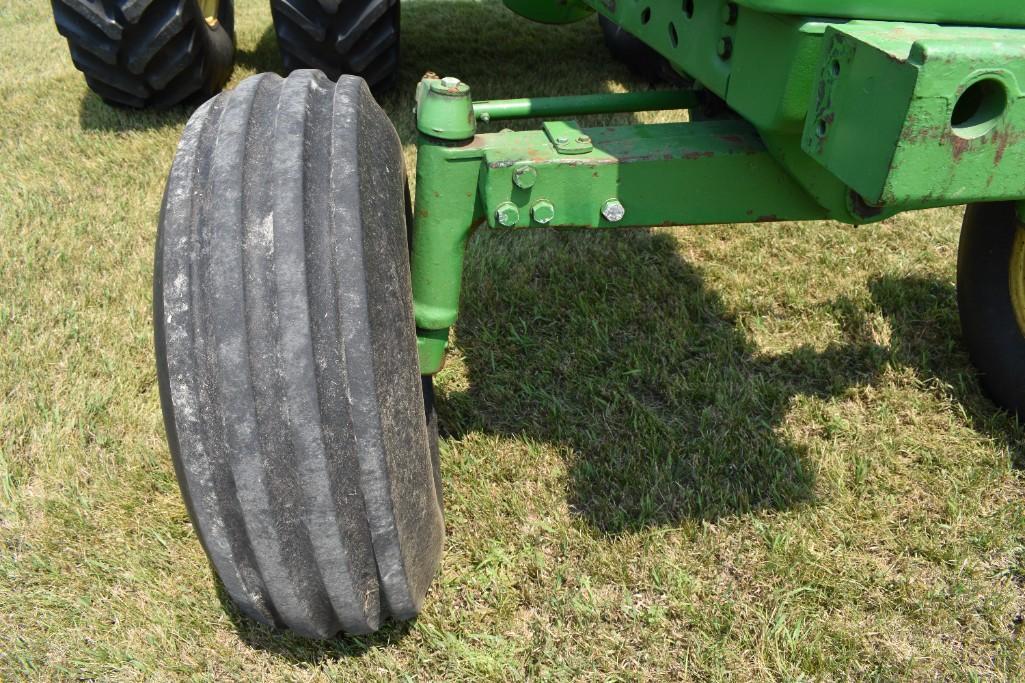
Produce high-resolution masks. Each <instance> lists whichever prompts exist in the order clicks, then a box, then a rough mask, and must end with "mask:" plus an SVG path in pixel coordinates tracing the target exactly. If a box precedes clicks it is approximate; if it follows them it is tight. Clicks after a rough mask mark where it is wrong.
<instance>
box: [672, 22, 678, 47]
mask: <svg viewBox="0 0 1025 683" xmlns="http://www.w3.org/2000/svg"><path fill="white" fill-rule="evenodd" d="M669 42H670V43H672V44H673V47H676V46H677V45H679V44H680V36H678V35H677V34H676V27H675V26H674V25H673V22H671V21H670V22H669Z"/></svg>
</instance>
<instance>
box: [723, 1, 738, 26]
mask: <svg viewBox="0 0 1025 683" xmlns="http://www.w3.org/2000/svg"><path fill="white" fill-rule="evenodd" d="M722 20H723V23H724V24H726V25H727V26H733V25H734V24H735V23H737V3H735V2H728V3H726V4H725V5H723V7H722Z"/></svg>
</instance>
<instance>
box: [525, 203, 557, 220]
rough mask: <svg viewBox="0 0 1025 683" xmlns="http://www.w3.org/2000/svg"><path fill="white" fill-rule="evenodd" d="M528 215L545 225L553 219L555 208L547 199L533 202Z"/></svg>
mask: <svg viewBox="0 0 1025 683" xmlns="http://www.w3.org/2000/svg"><path fill="white" fill-rule="evenodd" d="M530 215H531V217H532V218H533V219H534V220H535V221H536V222H538V223H540V224H541V225H546V224H547V223H551V222H552V219H553V218H555V206H554V205H553V204H552V203H551V202H550V201H548V200H547V199H541V200H539V201H536V202H534V206H532V207H531V209H530Z"/></svg>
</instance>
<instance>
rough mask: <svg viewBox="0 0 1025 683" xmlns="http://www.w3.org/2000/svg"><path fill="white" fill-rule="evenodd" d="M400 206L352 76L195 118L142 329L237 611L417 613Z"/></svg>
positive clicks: (419, 531) (269, 86)
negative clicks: (150, 335) (152, 345)
mask: <svg viewBox="0 0 1025 683" xmlns="http://www.w3.org/2000/svg"><path fill="white" fill-rule="evenodd" d="M404 195H405V177H404V164H403V158H402V153H401V147H400V144H399V139H398V136H397V135H396V133H395V130H394V128H393V127H392V125H391V123H390V122H389V121H388V118H387V116H386V115H385V113H384V112H383V111H382V110H381V108H380V107H379V106H378V105H377V104H376V102H375V101H374V99H373V97H372V96H371V94H370V91H369V90H368V89H367V87H366V84H365V83H364V82H363V81H362V80H361V79H359V78H355V77H342V78H341V79H340V80H339V81H338V83H337V84H335V83H333V82H331V81H329V80H328V79H327V78H326V77H325V76H324V75H323V74H322V73H320V72H317V71H297V72H294V73H293V74H291V75H290V76H289V77H288V78H287V79H282V78H281V77H280V76H277V75H275V74H262V75H259V76H254V77H251V78H247V79H246V80H244V81H243V82H242V83H241V84H239V86H238V88H236V89H235V90H233V91H231V92H226V93H222V94H221V95H219V96H218V97H216V98H214V99H212V100H210V101H208V102H207V103H206V104H204V105H203V106H201V107H200V108H199V109H198V110H197V111H196V112H195V114H194V115H193V116H192V118H191V119H190V121H189V123H188V125H187V126H186V128H185V131H184V133H183V134H182V139H181V142H180V144H179V147H178V152H177V155H176V157H175V160H174V164H173V166H172V169H171V172H170V176H169V178H168V183H167V189H166V193H165V198H164V204H163V208H162V211H161V219H160V230H159V237H158V241H157V252H156V268H155V276H154V327H155V337H156V353H157V371H158V376H159V384H160V390H161V402H162V405H163V409H164V421H165V426H166V430H167V437H168V442H169V445H170V450H171V453H172V456H173V459H174V463H175V468H176V472H177V475H178V481H179V484H180V486H181V490H182V494H183V497H184V498H185V501H186V504H187V507H188V509H189V513H190V515H191V517H192V521H193V524H194V526H195V529H196V531H197V533H198V535H199V537H200V540H201V541H202V543H203V546H204V548H205V550H206V552H207V555H208V556H209V558H210V560H211V562H212V564H213V566H214V568H215V569H216V571H217V574H218V575H219V576H220V578H221V581H222V582H223V584H224V586H225V588H226V589H227V592H228V594H229V595H230V596H231V598H232V599H233V600H234V601H235V603H236V604H237V605H238V606H239V607H240V608H241V610H242V611H243V612H244V613H245V614H247V615H249V616H251V617H252V618H254V619H256V620H258V621H260V622H263V623H265V624H273V625H278V626H284V627H287V628H290V629H292V630H294V631H296V632H297V633H300V634H302V635H306V636H311V637H320V638H324V637H330V636H332V635H333V634H335V633H337V632H338V631H339V630H344V631H346V632H348V633H353V634H357V633H368V632H371V631H374V630H375V629H377V628H378V627H379V626H380V624H381V621H382V619H383V618H384V617H385V616H387V615H391V616H392V617H395V618H397V619H409V618H411V617H413V616H415V615H416V614H417V613H418V612H419V610H420V607H421V604H422V601H423V599H424V594H425V593H426V591H427V588H428V586H429V584H430V582H431V580H432V579H433V576H434V574H435V571H436V569H437V566H438V563H439V559H440V556H441V549H442V542H443V539H444V527H443V522H442V514H441V501H440V482H439V478H438V474H437V459H436V458H437V450H436V448H437V447H436V440H437V432H436V425H435V423H434V415H433V412H434V411H433V406H432V402H431V399H432V394H431V386H430V380H429V379H421V378H420V376H419V372H418V364H417V351H416V337H415V325H414V322H413V315H412V300H411V298H412V297H411V291H410V276H409V257H408V251H407V236H406V222H405V216H406V214H405V210H404V206H403V205H404ZM425 411H426V414H425Z"/></svg>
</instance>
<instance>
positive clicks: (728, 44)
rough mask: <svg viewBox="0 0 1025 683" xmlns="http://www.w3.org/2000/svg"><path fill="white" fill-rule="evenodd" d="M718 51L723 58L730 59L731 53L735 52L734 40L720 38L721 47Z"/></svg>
mask: <svg viewBox="0 0 1025 683" xmlns="http://www.w3.org/2000/svg"><path fill="white" fill-rule="evenodd" d="M716 51H717V52H718V54H719V56H720V57H722V58H723V59H729V58H730V55H731V54H733V41H732V40H731V39H729V38H720V39H719V47H718V50H716Z"/></svg>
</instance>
